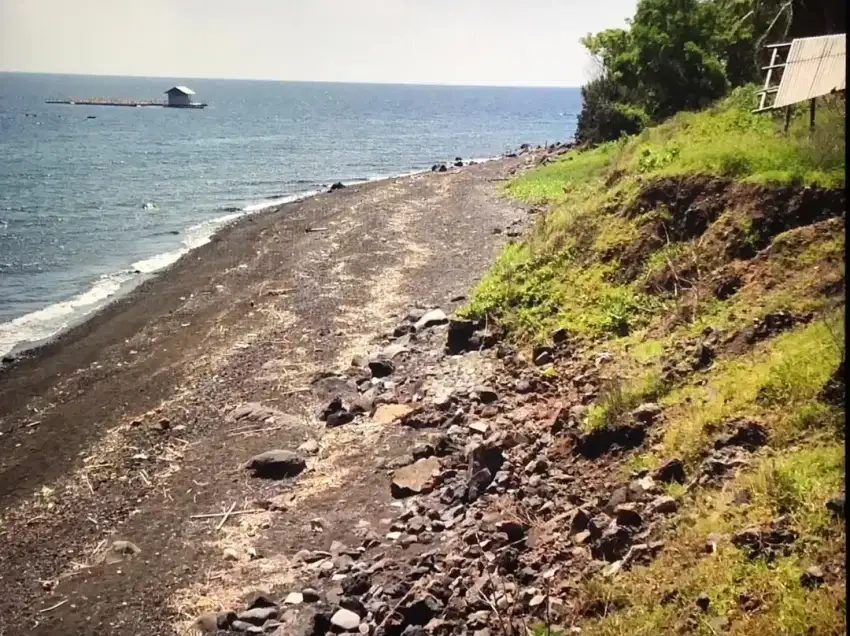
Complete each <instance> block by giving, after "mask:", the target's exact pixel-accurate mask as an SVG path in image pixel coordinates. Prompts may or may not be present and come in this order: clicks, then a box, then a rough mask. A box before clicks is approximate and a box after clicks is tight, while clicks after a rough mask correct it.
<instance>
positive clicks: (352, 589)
mask: <svg viewBox="0 0 850 636" xmlns="http://www.w3.org/2000/svg"><path fill="white" fill-rule="evenodd" d="M371 585H372V583H371V581H370V579H369V575H368V574H366V573H365V572H356V573H355V574H352V575H351V576H349V577H348V578H346V579H345V580H344V581H343V582H342V592H343V594H345V595H346V596H360V595H362V594H365V593H366V592H368V591H369V588H370V587H371Z"/></svg>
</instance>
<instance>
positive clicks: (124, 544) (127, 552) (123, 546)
mask: <svg viewBox="0 0 850 636" xmlns="http://www.w3.org/2000/svg"><path fill="white" fill-rule="evenodd" d="M141 552H142V550H141V548H139V546H137V545H136V544H135V543H131V542H130V541H113V542H112V545H111V546H110V548H109V552H108V553H107V554H106V558H105V561H106V562H107V563H110V564H111V563H118V562H119V561H123V560H124V559H126V558H128V557H134V556H136V555H137V554H141Z"/></svg>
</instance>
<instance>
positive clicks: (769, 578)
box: [462, 88, 846, 636]
mask: <svg viewBox="0 0 850 636" xmlns="http://www.w3.org/2000/svg"><path fill="white" fill-rule="evenodd" d="M841 97H843V96H836V97H832V98H827V99H824V100H821V101H822V102H823V103H820V102H819V110H818V125H817V128H816V129H815V130H814V131H813V132H812V131H809V130H808V126H807V118H806V117H804V116H803V113H802V111H801V112H798V113H795V117H794V119H793V120H792V126H791V129H790V131H789V133H788V134H787V135H785V134H783V133H782V130H781V121H780V120H779V119H777V118H774V117H771V116H769V115H753V114H752V113H751V112H750V111H751V109H752V107H753V105H754V104H755V95H754V89H753V88H747V89H739V90H737V91H735V92H734V93H733V94H731V95H730V96H729V97H728V98H727V99H725V100H723V101H721V102H720V103H718V104H717V105H715V106H714V107H712V108H710V109H708V110H705V111H702V112H698V113H680V114H679V115H677V116H675V117H673V118H672V119H670V120H668V121H667V122H665V123H663V124H661V125H660V126H656V127H654V128H651V129H648V130H645V131H644V132H643V133H641V134H640V135H638V136H635V137H632V138H626V139H622V140H620V141H618V142H614V143H610V144H606V145H604V146H601V147H598V148H595V149H592V150H587V151H583V152H571V153H569V154H567V155H566V156H564V157H562V158H560V159H559V160H557V161H555V162H554V163H551V164H549V165H547V166H544V167H540V168H538V169H535V170H533V171H530V172H528V173H526V174H524V175H522V176H520V177H518V178H517V179H515V180H514V181H512V182H510V183H509V184H508V185H507V186H506V188H505V192H506V193H507V194H508V195H509V196H512V197H515V198H518V199H522V200H524V201H527V202H529V203H534V204H551V205H550V208H549V210H548V211H546V212H544V213H541V214H539V215H538V216H537V222H536V224H535V227H534V228H533V230H532V231H531V232H530V233H529V235H528V236H527V237H526V238H525V239H524V240H523V241H522V242H521V243H519V244H514V245H510V246H508V248H506V249H505V251H504V252H503V253H502V254H501V256H500V257H499V259H498V260H497V262H496V263H495V265H494V266H493V267H492V269H491V270H490V272H489V273H488V274H487V275H486V276H485V277H484V278H483V279H482V280H481V282H480V283H479V285H478V286H477V287H476V289H475V290H474V293H473V294H472V296H471V299H470V301H469V303H468V305H467V306H466V307H465V308H464V309H463V310H462V313H463V314H466V315H468V316H475V317H485V316H486V317H487V318H488V319H489V320H490V322H491V324H493V323H495V324H498V325H499V326H500V328H501V329H502V331H503V332H504V333H506V334H507V335H508V336H509V337H510V338H512V339H513V340H514V341H516V342H517V343H519V344H520V345H530V344H532V343H540V342H545V341H547V340H549V338H550V336H551V334H552V332H553V331H554V330H555V329H558V328H565V329H567V330H568V331H569V332H570V335H571V337H573V341H574V342H576V343H577V345H578V348H579V349H580V351H581V353H582V355H586V356H587V357H589V358H591V359H592V358H593V357H594V356H596V355H597V354H598V353H600V352H601V351H605V352H607V353H609V354H610V361H609V362H607V363H606V364H605V366H604V369H602V370H601V371H600V373H602V372H604V373H605V374H607V376H608V377H609V378H610V379H609V380H608V381H607V384H605V383H604V382H603V387H604V388H603V390H602V391H601V392H600V395H599V396H598V398H597V399H596V400H595V401H594V402H593V403H592V404H591V405H590V406H589V409H588V411H587V416H586V419H585V421H584V422H583V425H582V426H583V429H584V431H585V432H589V431H594V430H598V429H600V428H605V427H613V426H616V425H617V424H619V423H621V422H624V421H626V420H627V419H628V417H629V414H630V412H631V411H632V410H633V409H634V408H635V407H637V406H638V405H639V404H640V403H642V402H647V401H655V402H659V403H660V404H661V406H662V407H663V409H664V418H663V422H662V423H660V424H655V425H653V427H652V428H651V430H650V436H651V442H650V444H651V446H650V445H649V444H648V446H649V448H650V449H649V450H648V451H645V452H636V453H632V454H631V455H629V456H627V457H626V458H625V459H624V461H622V462H621V463H620V467H619V470H620V471H621V472H620V473H619V476H620V477H622V478H624V479H627V478H628V474H627V473H629V472H631V471H636V470H651V469H652V468H654V467H655V466H657V465H658V463H659V462H661V461H664V460H666V459H668V458H669V457H671V456H679V457H682V458H683V459H684V460H685V462H686V468H687V472H688V474H689V475H693V474H694V470H695V468H696V467H697V465H698V463H699V462H700V461H701V459H702V456H703V453H704V452H705V450H706V449H707V448H710V447H711V445H712V440H713V439H714V437H715V436H716V435H717V434H718V432H719V430H720V429H723V428H724V427H725V425H726V424H727V423H728V422H729V421H730V420H733V419H736V418H744V417H746V418H753V419H756V420H758V421H759V422H760V423H761V424H762V425H763V426H765V427H766V429H767V430H768V433H769V443H768V447H766V448H764V449H762V450H760V451H758V452H756V453H755V454H754V455H753V456H752V460H753V461H752V464H751V465H750V467H749V468H747V469H746V470H743V471H742V472H739V473H737V474H735V475H733V476H732V477H731V481H728V482H726V483H725V484H724V485H723V486H722V487H720V488H715V487H699V488H690V487H688V488H686V487H685V486H683V485H680V484H671V485H669V486H668V487H667V492H668V494H669V495H670V496H673V497H675V498H676V499H677V500H679V501H680V511H681V512H680V514H679V515H678V516H677V517H676V518H675V519H671V520H669V521H668V522H667V523H668V524H669V525H668V526H667V527H666V529H665V532H666V535H667V536H666V537H665V541H666V546H665V549H664V550H663V551H662V553H661V555H660V556H659V557H658V558H657V559H656V560H655V561H654V562H653V563H652V564H650V565H648V566H645V567H637V568H635V569H634V570H632V571H629V572H626V573H624V574H623V575H621V576H619V577H615V578H613V579H607V578H602V577H599V578H592V579H591V580H589V581H585V582H584V583H582V585H581V586H580V591H579V596H578V599H577V602H576V606H575V607H574V608H573V609H574V610H575V615H574V617H573V618H574V619H575V623H574V624H575V625H578V626H580V627H581V629H582V634H585V635H598V636H614V635H615V634H616V635H619V634H623V633H629V634H636V635H642V634H646V635H650V634H673V633H689V634H700V635H705V636H716V634H721V633H724V634H725V633H728V634H740V635H742V636H743V635H753V636H761V635H765V636H767V635H768V634H783V635H789V636H790V635H797V634H812V635H819V634H824V635H826V634H841V633H845V631H844V628H843V622H844V618H845V616H846V606H845V600H844V599H845V591H846V590H845V586H844V583H843V572H844V565H843V564H844V538H845V537H844V528H843V525H842V524H841V523H838V522H835V521H833V520H831V518H830V517H829V515H828V513H827V511H826V509H825V508H824V502H825V501H826V500H827V499H828V498H829V497H831V496H832V495H833V494H835V492H836V491H837V490H839V489H840V488H841V485H842V482H843V473H844V448H843V439H844V434H845V425H844V409H843V408H836V407H835V406H831V405H829V404H826V403H824V402H823V401H821V400H820V398H819V395H820V392H821V390H822V388H823V386H824V384H825V383H826V381H827V380H828V379H829V378H830V376H831V375H832V374H833V372H834V371H835V369H836V368H837V366H838V364H839V363H840V362H841V361H842V360H843V354H844V332H843V328H842V327H843V318H844V302H845V301H844V295H843V293H842V292H841V291H840V289H841V287H842V285H843V283H844V276H845V271H844V247H845V239H844V220H843V216H838V217H835V218H831V219H828V220H826V221H820V222H818V223H811V224H809V225H802V226H801V227H797V228H794V229H790V230H787V231H778V230H776V229H773V228H771V227H770V225H769V224H764V223H761V224H756V223H754V219H756V218H757V216H758V211H759V201H760V200H759V199H758V198H757V197H758V193H759V192H761V191H762V190H761V189H759V188H750V189H746V188H743V189H736V190H735V192H738V191H741V192H745V193H749V194H748V196H749V195H752V196H753V197H755V199H754V200H753V201H744V202H739V201H738V200H737V199H734V198H733V197H730V198H729V199H724V200H723V205H724V206H725V210H724V211H723V214H721V216H720V217H719V218H717V219H715V220H713V221H711V222H710V223H709V227H708V228H707V229H706V230H705V232H701V233H700V235H699V236H696V237H693V235H687V236H683V235H679V236H680V238H681V240H671V238H670V236H669V234H667V233H666V229H667V227H669V224H670V223H671V221H673V220H674V217H673V215H674V214H678V215H681V214H683V213H685V214H687V212H686V210H684V209H682V210H679V209H675V206H674V205H673V203H675V202H667V201H663V202H661V203H660V204H658V205H657V206H656V207H655V208H654V209H651V210H649V211H647V212H643V213H642V214H641V213H640V212H641V211H643V208H639V207H638V206H636V205H634V204H635V202H636V201H637V200H639V199H638V197H639V196H640V195H641V193H642V192H646V191H647V186H651V185H652V184H653V183H654V182H656V181H657V180H658V179H661V178H664V179H668V180H669V179H670V178H673V180H674V182H675V180H676V179H685V178H686V177H689V176H691V175H716V176H722V177H727V178H730V179H733V180H735V181H739V182H748V183H755V184H775V185H783V186H784V185H797V186H815V185H817V186H823V187H831V188H840V187H843V186H844V183H845V178H844V169H845V159H844V107H843V101H842V100H841V99H840V98H841ZM640 200H641V201H643V200H644V199H640ZM664 203H669V204H670V208H669V209H668V208H667V207H665V205H664ZM680 207H681V206H680ZM659 226H662V227H663V228H664V229H665V234H659V232H658V228H659ZM757 228H758V231H757ZM665 237H666V238H665ZM748 242H749V248H750V249H749V250H746V249H742V248H746V247H747V243H748ZM736 250H737V251H736ZM732 274H734V276H735V277H737V279H738V280H739V283H738V286H737V291H734V293H732V294H731V296H729V297H728V298H726V297H725V296H724V298H720V297H718V296H717V295H716V294H715V292H714V289H715V287H714V285H715V284H716V282H717V281H719V280H721V279H723V280H725V279H726V278H727V277H729V276H730V275H732ZM671 281H675V284H673V285H671V284H670V282H671ZM828 290H832V291H828ZM836 290H838V291H837V292H836ZM777 310H786V311H791V312H793V313H795V314H797V315H802V314H810V315H811V320H810V322H808V323H807V324H798V325H797V326H796V327H794V328H792V329H789V330H787V331H785V332H783V333H781V334H778V335H773V336H772V337H769V338H767V339H766V340H764V341H762V342H759V343H756V344H746V345H745V346H741V345H740V344H738V345H737V346H738V348H733V347H732V346H731V345H730V346H729V347H728V348H724V347H725V346H726V345H727V344H729V343H732V344H734V343H740V342H745V341H744V340H742V339H734V338H732V336H734V335H735V334H736V333H738V332H740V331H741V330H744V329H747V328H749V327H750V326H751V325H752V324H753V321H756V320H760V319H762V318H763V317H764V316H765V315H766V314H768V313H770V312H774V311H777ZM709 329H710V330H711V331H712V332H713V333H719V334H720V341H719V343H718V344H716V353H717V357H716V358H715V359H714V361H713V362H712V364H711V365H709V366H708V368H705V369H703V370H700V371H689V372H687V373H685V375H684V376H682V377H679V378H678V379H675V380H670V379H665V380H662V377H666V376H663V374H662V369H663V365H662V363H663V362H664V361H665V360H666V359H667V358H669V357H670V356H674V357H675V356H682V355H683V354H682V351H683V348H682V347H683V345H682V343H683V342H693V341H696V340H700V339H702V338H704V337H705V334H706V333H708V331H709ZM727 335H728V336H730V337H729V338H728V339H724V338H725V336H727ZM553 372H554V371H553ZM603 380H604V378H603ZM739 491H746V492H748V493H749V495H750V503H749V504H748V505H745V506H741V505H738V504H736V503H735V502H734V496H735V494H736V493H737V492H739ZM779 515H786V516H787V517H788V519H789V520H790V523H791V524H792V525H793V527H794V529H795V530H796V531H797V532H798V534H799V539H798V540H797V541H796V542H794V545H793V549H792V551H791V552H790V553H789V554H787V555H785V556H778V557H777V558H775V559H774V560H772V561H767V560H765V559H755V560H753V559H751V558H749V556H748V555H746V554H744V553H742V552H741V551H740V550H738V549H737V548H736V547H734V546H733V545H732V544H731V541H730V537H731V535H732V533H734V532H735V531H736V530H738V529H741V528H743V527H747V526H749V525H752V524H762V523H766V522H768V521H770V520H772V519H774V518H775V517H777V516H779ZM710 534H713V535H716V536H717V537H718V543H717V545H718V547H717V551H716V552H715V553H713V554H710V555H709V554H707V553H706V552H705V550H704V549H703V546H704V543H705V540H706V537H707V536H708V535H710ZM813 564H817V565H821V566H822V567H823V568H824V570H826V571H828V572H830V573H831V574H830V576H829V577H828V581H827V584H826V585H825V586H823V587H821V588H818V589H812V590H809V589H806V588H804V587H803V586H802V585H801V584H800V575H801V573H802V572H804V571H805V569H806V568H807V567H809V566H810V565H813ZM701 593H706V594H708V596H709V597H710V599H711V604H710V607H709V609H708V611H706V612H702V611H700V610H698V609H697V607H696V605H695V600H696V598H697V596H698V595H699V594H701Z"/></svg>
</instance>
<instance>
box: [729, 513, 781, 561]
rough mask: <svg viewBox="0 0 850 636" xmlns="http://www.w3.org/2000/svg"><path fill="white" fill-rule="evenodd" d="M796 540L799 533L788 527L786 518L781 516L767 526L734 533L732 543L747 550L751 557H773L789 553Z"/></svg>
mask: <svg viewBox="0 0 850 636" xmlns="http://www.w3.org/2000/svg"><path fill="white" fill-rule="evenodd" d="M796 540H797V533H796V532H795V531H794V530H793V529H791V528H789V527H787V522H786V520H785V519H784V518H781V517H780V518H779V519H775V520H774V521H772V522H771V523H770V524H769V525H767V526H753V527H751V528H745V529H744V530H738V531H737V532H736V533H735V534H733V535H732V545H734V546H735V547H737V548H739V549H741V550H745V551H746V552H747V554H748V556H749V557H750V558H751V559H753V558H756V557H760V556H764V557H767V558H768V559H772V558H773V557H775V556H777V555H780V554H781V555H784V554H787V553H788V552H789V550H790V546H791V544H792V543H793V542H794V541H796Z"/></svg>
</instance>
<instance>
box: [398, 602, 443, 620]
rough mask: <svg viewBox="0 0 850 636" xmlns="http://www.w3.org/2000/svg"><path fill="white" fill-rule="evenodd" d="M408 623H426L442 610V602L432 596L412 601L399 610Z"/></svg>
mask: <svg viewBox="0 0 850 636" xmlns="http://www.w3.org/2000/svg"><path fill="white" fill-rule="evenodd" d="M401 611H402V615H403V616H404V622H405V623H407V624H408V625H427V624H428V622H429V621H430V620H431V619H433V618H436V617H437V616H439V615H440V613H441V612H442V611H443V604H442V603H441V602H440V601H439V600H437V599H436V598H434V597H433V596H426V597H425V598H423V599H419V600H417V601H414V602H413V603H411V604H410V605H408V606H407V607H405V608H404V609H402V610H401Z"/></svg>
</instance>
